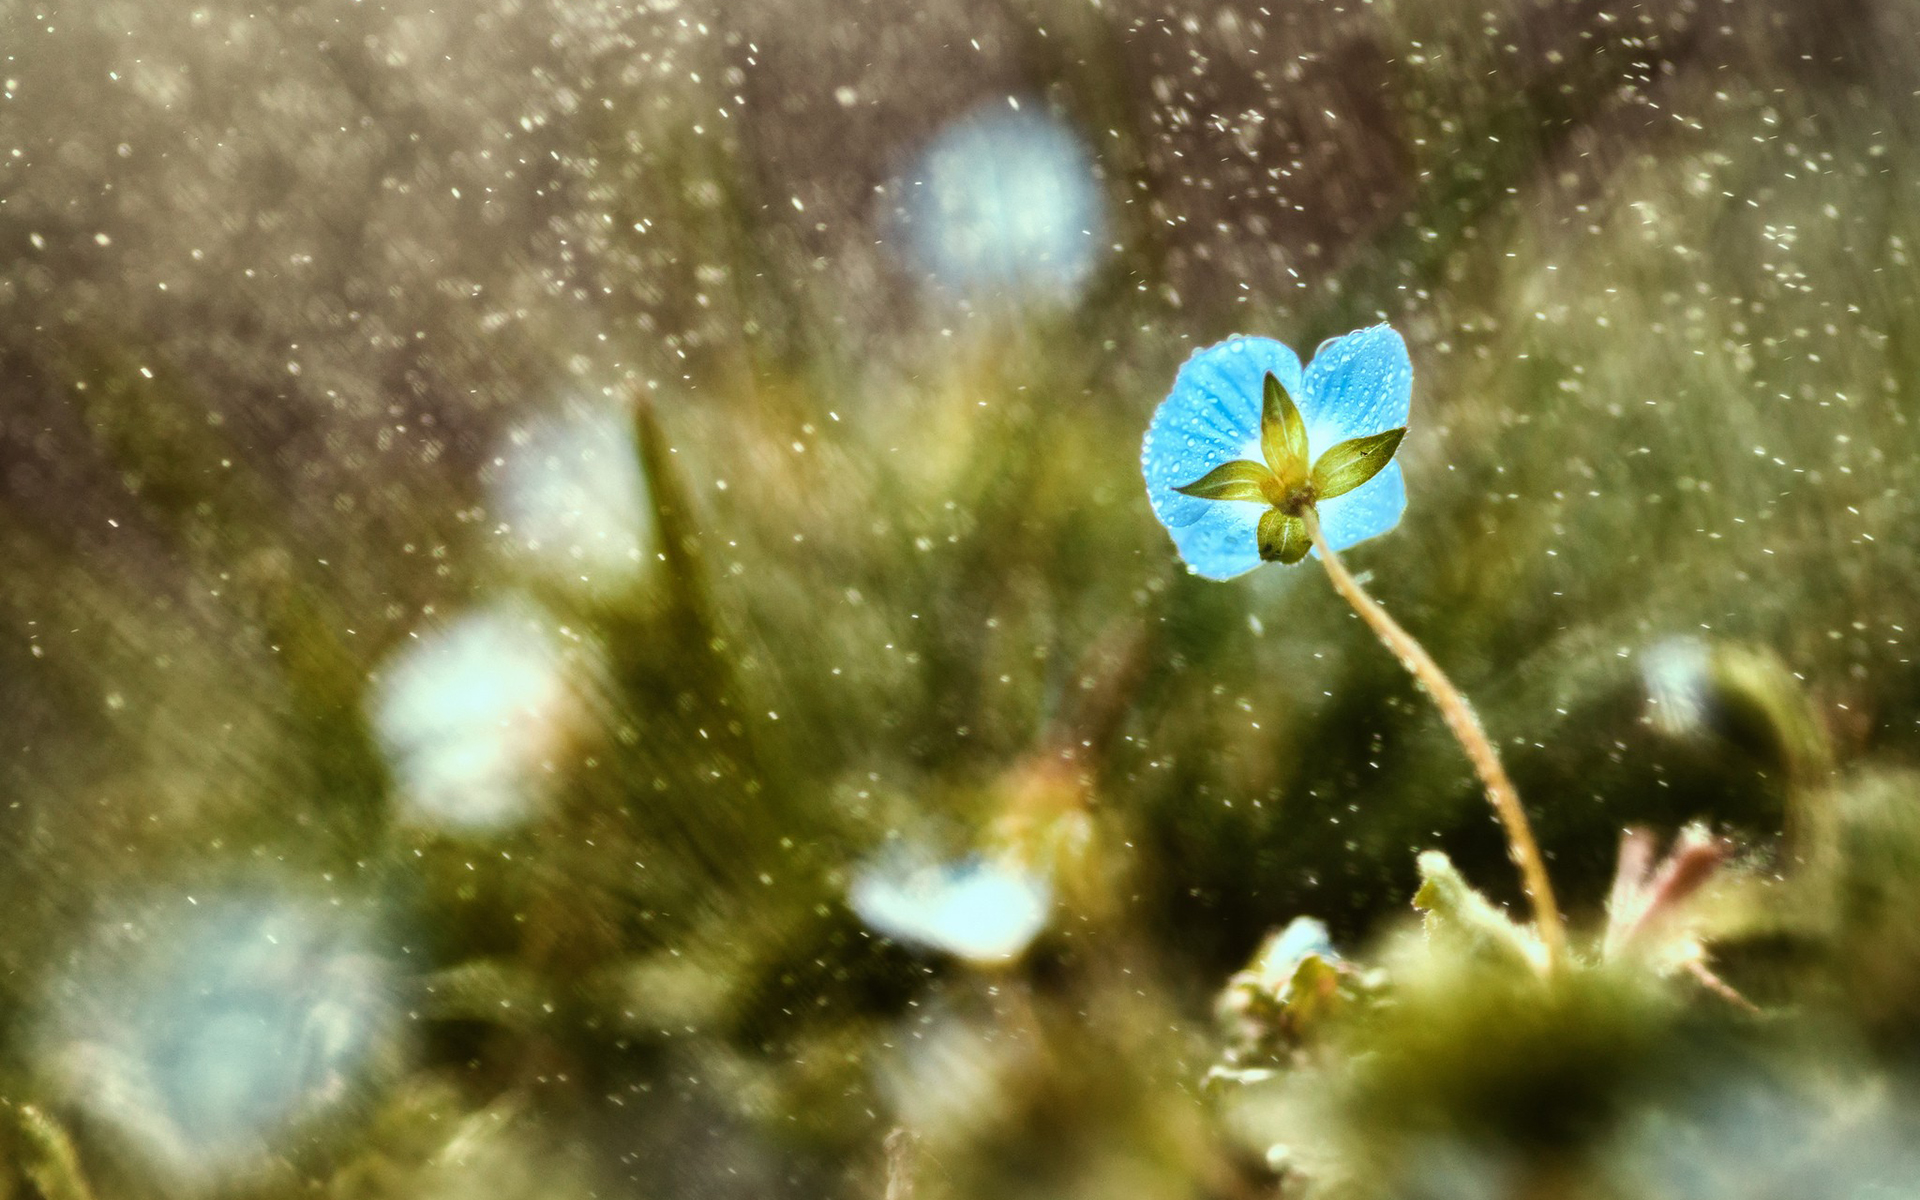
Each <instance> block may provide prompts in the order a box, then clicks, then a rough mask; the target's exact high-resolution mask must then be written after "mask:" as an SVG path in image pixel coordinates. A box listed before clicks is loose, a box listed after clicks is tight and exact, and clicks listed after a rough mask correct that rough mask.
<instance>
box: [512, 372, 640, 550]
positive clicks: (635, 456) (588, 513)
mask: <svg viewBox="0 0 1920 1200" xmlns="http://www.w3.org/2000/svg"><path fill="white" fill-rule="evenodd" d="M495 463H496V464H497V465H496V470H495V474H494V479H493V503H494V506H495V508H496V509H497V510H498V512H499V513H500V516H501V518H502V522H503V524H502V532H503V533H504V534H505V535H506V536H507V537H508V539H509V540H510V542H511V544H512V546H513V547H514V549H515V550H516V551H524V552H525V553H526V554H528V555H530V556H531V561H532V562H533V563H534V564H535V565H536V568H537V569H538V570H540V571H541V572H543V573H545V574H548V575H550V576H551V577H553V578H554V579H556V580H558V581H561V582H566V583H569V584H574V585H580V586H586V587H595V586H599V587H617V586H620V585H623V584H626V583H630V582H632V581H633V580H634V579H635V578H637V577H638V576H639V575H640V573H641V572H642V570H643V569H644V567H645V565H646V564H647V563H648V562H650V561H652V560H653V544H654V530H653V518H652V510H651V507H650V505H649V502H648V497H647V482H646V476H645V474H644V473H643V472H642V470H641V466H640V451H639V447H638V445H637V444H636V443H635V439H634V432H633V422H632V421H631V419H629V418H628V416H627V415H626V414H624V413H621V412H618V411H616V410H613V409H611V408H605V407H601V408H593V409H581V410H574V411H569V412H565V413H561V414H557V415H554V416H548V417H542V418H540V419H539V420H536V421H535V422H533V423H532V424H530V425H528V426H526V427H524V428H521V429H517V430H515V431H513V432H512V433H511V434H509V435H508V436H507V437H506V439H505V440H504V442H503V444H502V445H501V446H500V448H499V450H498V451H497V453H496V454H495Z"/></svg>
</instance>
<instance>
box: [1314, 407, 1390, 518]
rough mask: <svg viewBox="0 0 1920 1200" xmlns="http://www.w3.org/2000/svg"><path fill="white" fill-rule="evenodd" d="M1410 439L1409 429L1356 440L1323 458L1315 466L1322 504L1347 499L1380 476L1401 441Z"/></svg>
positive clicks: (1315, 488)
mask: <svg viewBox="0 0 1920 1200" xmlns="http://www.w3.org/2000/svg"><path fill="white" fill-rule="evenodd" d="M1405 436H1407V429H1406V426H1404V425H1403V426H1401V427H1400V428H1398V429H1389V430H1387V431H1386V432H1385V433H1375V434H1370V435H1368V436H1367V437H1358V438H1352V439H1350V440H1348V441H1344V442H1341V443H1340V444H1339V445H1337V446H1335V447H1333V448H1332V449H1331V450H1328V451H1327V452H1326V453H1325V454H1322V455H1321V456H1320V461H1319V462H1317V463H1315V464H1313V490H1314V494H1315V495H1316V496H1318V497H1319V498H1320V499H1322V500H1330V499H1332V498H1333V497H1335V496H1344V495H1345V494H1347V493H1348V492H1350V491H1352V490H1353V489H1355V488H1357V487H1359V486H1360V485H1361V484H1363V483H1365V482H1366V481H1367V480H1369V479H1372V478H1373V477H1374V476H1375V475H1378V474H1379V473H1380V471H1381V470H1382V468H1384V467H1385V466H1386V465H1387V464H1388V463H1390V462H1392V461H1393V452H1394V451H1396V450H1398V449H1399V448H1400V439H1401V438H1403V437H1405Z"/></svg>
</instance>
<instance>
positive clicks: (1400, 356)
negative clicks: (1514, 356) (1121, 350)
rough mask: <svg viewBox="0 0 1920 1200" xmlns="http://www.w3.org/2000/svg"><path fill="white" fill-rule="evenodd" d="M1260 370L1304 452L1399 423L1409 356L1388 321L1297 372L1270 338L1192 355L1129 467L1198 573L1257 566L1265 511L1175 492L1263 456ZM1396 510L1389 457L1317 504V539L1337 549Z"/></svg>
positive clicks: (1370, 533) (1398, 501) (1385, 523)
mask: <svg viewBox="0 0 1920 1200" xmlns="http://www.w3.org/2000/svg"><path fill="white" fill-rule="evenodd" d="M1269 373H1271V374H1272V375H1273V376H1274V377H1275V378H1276V379H1277V380H1279V382H1280V385H1281V386H1282V387H1283V388H1285V389H1286V391H1287V393H1288V395H1289V396H1291V397H1292V398H1293V401H1294V403H1295V404H1296V405H1297V406H1298V407H1299V409H1300V414H1301V417H1302V418H1303V420H1304V421H1305V424H1306V427H1307V444H1308V448H1309V454H1310V456H1311V457H1313V458H1317V457H1318V456H1319V455H1321V454H1324V453H1325V452H1326V451H1327V450H1328V449H1330V448H1332V447H1333V446H1335V445H1337V444H1339V443H1341V442H1344V441H1348V440H1350V439H1353V438H1358V437H1366V436H1368V435H1371V434H1377V433H1383V432H1385V431H1387V430H1389V429H1396V428H1400V427H1402V426H1404V425H1405V424H1406V423H1407V415H1408V412H1409V410H1410V408H1411V404H1412V398H1413V364H1412V362H1411V360H1410V359H1409V358H1408V356H1407V348H1406V343H1405V342H1404V341H1402V340H1401V338H1400V335H1399V334H1398V333H1396V332H1394V331H1393V329H1391V328H1389V327H1388V326H1385V325H1376V326H1374V327H1372V328H1370V329H1362V330H1359V331H1357V332H1354V333H1350V334H1347V335H1346V336H1345V337H1340V338H1334V339H1332V340H1331V341H1328V342H1326V343H1324V344H1322V345H1321V347H1320V349H1319V350H1318V352H1317V353H1315V355H1314V357H1313V361H1312V362H1311V363H1309V364H1308V365H1307V367H1306V368H1305V369H1304V370H1302V368H1301V366H1300V360H1299V358H1298V357H1297V356H1296V355H1295V354H1294V353H1293V351H1292V350H1290V349H1288V348H1287V347H1286V346H1284V345H1282V344H1280V343H1279V342H1276V341H1273V340H1272V339H1270V338H1258V337H1235V338H1229V339H1227V340H1226V341H1224V342H1220V343H1218V344H1216V345H1213V346H1209V347H1207V348H1205V349H1203V350H1198V351H1195V352H1194V354H1193V355H1192V357H1190V358H1188V359H1187V361H1186V364H1185V365H1184V366H1182V367H1181V368H1180V372H1179V374H1178V375H1177V376H1175V378H1174V383H1173V390H1172V392H1170V393H1169V394H1168V396H1167V398H1166V400H1164V401H1163V402H1162V403H1161V405H1160V407H1159V409H1158V410H1157V411H1155V413H1154V415H1153V420H1152V422H1151V423H1150V424H1149V425H1148V427H1147V436H1146V442H1145V445H1144V447H1143V448H1142V452H1141V458H1140V466H1141V471H1142V473H1143V474H1144V475H1145V476H1146V484H1147V498H1148V501H1149V503H1151V504H1152V506H1153V512H1154V515H1155V516H1156V517H1158V518H1159V519H1160V523H1161V524H1162V525H1164V526H1166V528H1167V532H1168V533H1169V534H1171V535H1172V537H1173V541H1174V545H1175V547H1176V548H1177V549H1178V550H1179V552H1180V556H1181V558H1183V559H1184V560H1186V563H1187V565H1188V566H1189V567H1190V568H1192V570H1193V571H1194V572H1195V573H1196V574H1199V575H1202V576H1205V577H1206V578H1209V579H1231V578H1233V577H1234V576H1236V575H1240V574H1243V573H1245V572H1247V571H1250V570H1252V569H1253V568H1254V567H1257V566H1259V565H1260V563H1261V558H1260V546H1259V535H1258V529H1259V522H1260V517H1261V514H1262V513H1263V512H1265V511H1267V510H1266V507H1265V506H1264V505H1261V504H1257V503H1252V502H1247V501H1238V500H1205V499H1201V498H1198V497H1195V496H1188V495H1182V494H1181V493H1180V492H1179V491H1177V490H1175V489H1177V488H1181V487H1184V486H1187V485H1189V484H1191V483H1193V482H1194V481H1196V480H1198V479H1200V478H1202V477H1203V476H1205V475H1206V474H1207V473H1208V472H1210V471H1212V470H1214V469H1215V468H1217V467H1219V466H1221V465H1223V464H1225V463H1229V462H1234V461H1238V460H1248V461H1252V462H1256V463H1258V462H1261V461H1262V459H1263V456H1262V453H1261V446H1260V414H1261V398H1262V387H1263V384H1264V382H1265V379H1266V376H1267V375H1268V374H1269ZM1406 506H1407V492H1406V483H1405V481H1404V479H1403V478H1402V476H1401V473H1400V465H1399V464H1398V463H1397V462H1389V463H1388V464H1387V465H1386V467H1385V468H1383V469H1382V470H1381V471H1380V472H1379V473H1378V474H1377V475H1375V476H1374V477H1373V478H1371V479H1369V480H1368V481H1367V482H1365V483H1363V484H1361V485H1360V486H1359V487H1357V488H1355V489H1353V490H1352V491H1350V492H1347V493H1345V494H1344V495H1339V496H1334V497H1331V498H1328V499H1325V500H1322V501H1320V502H1319V503H1318V504H1317V505H1316V512H1317V513H1318V515H1319V519H1320V526H1321V531H1322V533H1323V534H1324V536H1325V537H1326V540H1327V544H1328V545H1329V546H1331V547H1332V548H1333V549H1335V550H1344V549H1346V548H1347V547H1348V546H1351V545H1354V544H1355V543H1357V542H1362V541H1365V540H1367V539H1368V538H1372V537H1378V536H1379V535H1380V534H1383V533H1385V532H1387V531H1388V530H1390V529H1392V528H1393V527H1394V526H1395V525H1397V524H1399V522H1400V515H1401V513H1402V512H1404V511H1405V509H1406Z"/></svg>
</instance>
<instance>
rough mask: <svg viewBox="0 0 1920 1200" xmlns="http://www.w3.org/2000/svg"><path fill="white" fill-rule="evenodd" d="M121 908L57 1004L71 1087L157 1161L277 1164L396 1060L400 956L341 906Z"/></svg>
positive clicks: (58, 989)
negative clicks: (395, 962) (392, 959)
mask: <svg viewBox="0 0 1920 1200" xmlns="http://www.w3.org/2000/svg"><path fill="white" fill-rule="evenodd" d="M163 912H164V920H163V921H162V920H151V919H150V920H147V921H144V922H143V921H130V922H114V923H112V924H110V925H108V926H106V927H105V928H104V929H103V930H102V932H101V934H100V936H99V937H97V938H96V939H95V940H94V942H93V943H92V944H91V945H90V946H89V947H88V948H87V949H85V950H84V951H82V952H81V953H80V954H79V955H78V956H77V959H78V963H77V965H76V966H75V968H74V969H73V970H72V971H71V972H69V973H67V974H65V975H63V976H62V977H61V978H60V979H59V980H58V981H57V982H56V983H55V984H54V986H53V988H52V989H51V991H50V992H49V994H48V995H47V996H46V997H45V1000H44V1003H43V1009H44V1013H43V1020H42V1026H41V1033H42V1038H41V1043H40V1047H39V1051H40V1052H39V1054H38V1055H37V1058H38V1061H39V1062H40V1065H41V1067H42V1070H43V1073H44V1074H46V1075H49V1076H51V1078H52V1082H53V1084H54V1087H55V1089H56V1091H58V1092H59V1093H61V1094H62V1096H63V1098H64V1099H65V1100H66V1101H67V1102H69V1103H71V1104H74V1105H76V1106H78V1107H79V1108H81V1109H82V1110H84V1111H85V1112H86V1113H87V1114H88V1116H89V1117H90V1118H92V1119H93V1120H95V1121H97V1122H99V1123H100V1124H101V1125H103V1126H105V1127H106V1128H107V1129H109V1130H111V1131H112V1132H113V1133H114V1134H115V1135H117V1136H118V1137H119V1138H121V1139H123V1140H124V1141H125V1142H126V1144H127V1145H128V1146H129V1147H130V1148H131V1149H132V1151H133V1152H134V1153H135V1154H136V1155H137V1156H138V1157H139V1158H140V1159H141V1160H142V1161H143V1162H144V1163H145V1164H146V1165H147V1166H148V1167H149V1168H151V1169H152V1170H154V1171H155V1172H156V1173H159V1174H162V1175H165V1176H168V1177H170V1178H172V1179H174V1180H176V1181H177V1182H180V1183H185V1184H190V1185H206V1184H212V1183H214V1182H215V1181H222V1180H232V1179H234V1178H236V1177H238V1176H241V1175H244V1174H246V1173H247V1172H248V1171H250V1170H253V1169H257V1168H259V1167H261V1166H264V1165H265V1164H266V1163H267V1162H269V1161H270V1160H271V1158H272V1157H273V1156H274V1155H276V1154H277V1153H281V1152H282V1150H283V1148H284V1147H285V1146H287V1145H289V1144H290V1141H291V1139H292V1137H293V1136H294V1135H296V1134H297V1133H299V1132H300V1131H301V1130H303V1129H305V1128H307V1127H308V1126H309V1125H310V1123H311V1122H312V1121H314V1120H317V1119H320V1118H323V1117H325V1116H327V1115H329V1114H334V1113H338V1112H341V1111H342V1110H343V1103H342V1102H343V1101H345V1100H346V1099H347V1098H348V1097H349V1096H350V1095H351V1094H352V1093H353V1091H354V1090H355V1088H356V1086H357V1085H362V1084H366V1083H368V1082H370V1081H371V1080H372V1079H373V1078H374V1077H375V1076H376V1075H377V1074H378V1073H379V1071H380V1068H381V1067H382V1066H383V1065H385V1064H388V1063H390V1062H391V1061H392V1058H393V1053H394V1051H395V1049H396V1047H397V1045H398V1034H399V1030H400V1028H401V1025H400V1021H399V1019H398V1018H399V1009H398V1006H397V1005H396V1004H395V1002H394V996H395V991H396V989H395V986H394V980H393V979H392V977H391V974H390V971H389V968H388V966H387V964H386V963H385V962H384V961H383V960H382V959H381V958H380V957H378V956H376V955H375V954H373V953H372V952H371V950H370V947H369V946H368V944H367V942H366V939H365V938H364V937H363V936H362V934H361V932H360V931H359V930H358V929H357V928H356V927H354V926H352V925H351V924H350V923H349V922H346V921H343V920H341V919H339V918H338V916H337V913H336V911H335V910H332V909H331V908H323V907H320V906H308V905H301V904H296V903H293V902H290V901H287V900H284V899H273V898H266V899H263V898H262V897H258V896H229V897H225V898H216V899H208V898H206V897H200V898H198V899H197V900H195V901H191V902H189V901H186V900H184V899H181V900H179V901H176V902H170V903H169V904H168V905H167V906H166V907H165V909H164V910H163Z"/></svg>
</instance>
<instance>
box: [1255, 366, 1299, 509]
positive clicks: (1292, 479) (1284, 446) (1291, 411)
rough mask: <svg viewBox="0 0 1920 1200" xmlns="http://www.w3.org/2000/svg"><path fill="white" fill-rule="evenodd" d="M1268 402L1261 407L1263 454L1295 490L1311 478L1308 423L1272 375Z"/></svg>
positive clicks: (1266, 387)
mask: <svg viewBox="0 0 1920 1200" xmlns="http://www.w3.org/2000/svg"><path fill="white" fill-rule="evenodd" d="M1263 390H1264V399H1263V401H1262V404H1261V407H1260V452H1261V453H1262V454H1264V455H1266V458H1267V466H1269V467H1271V468H1273V473H1274V474H1275V475H1276V476H1278V477H1279V478H1280V481H1281V483H1282V484H1284V485H1286V486H1288V487H1291V486H1292V485H1294V484H1298V483H1303V482H1305V481H1306V478H1307V461H1308V460H1307V421H1306V418H1305V417H1302V416H1301V415H1300V409H1299V407H1298V406H1297V405H1295V404H1294V402H1293V397H1291V396H1289V395H1287V389H1286V388H1284V387H1282V386H1280V380H1279V378H1278V377H1277V376H1275V375H1274V373H1273V372H1272V371H1268V372H1267V379H1266V383H1265V384H1264V388H1263Z"/></svg>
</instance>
